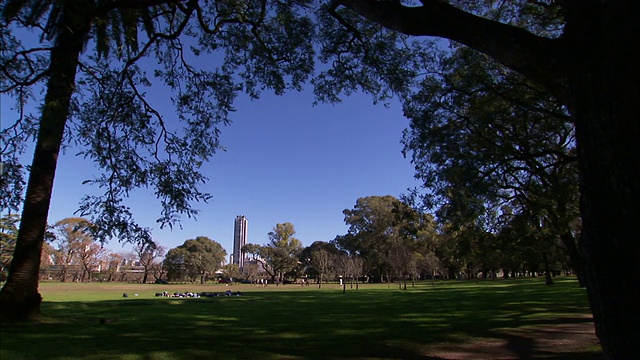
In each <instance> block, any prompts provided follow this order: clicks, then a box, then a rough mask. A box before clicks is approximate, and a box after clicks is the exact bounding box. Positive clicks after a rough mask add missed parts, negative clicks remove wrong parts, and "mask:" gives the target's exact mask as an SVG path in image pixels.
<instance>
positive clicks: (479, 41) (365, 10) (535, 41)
mask: <svg viewBox="0 0 640 360" xmlns="http://www.w3.org/2000/svg"><path fill="white" fill-rule="evenodd" d="M332 5H333V6H332V8H336V7H338V6H344V7H346V8H348V9H350V10H352V11H354V12H356V13H357V14H359V15H360V16H362V17H364V18H366V19H368V20H370V21H373V22H375V23H378V24H380V25H382V26H384V27H386V28H388V29H390V30H394V31H398V32H401V33H403V34H406V35H412V36H434V37H442V38H446V39H449V40H453V41H456V42H459V43H461V44H464V45H467V46H469V47H471V48H473V49H475V50H477V51H480V52H482V53H484V54H487V55H489V56H491V57H492V58H494V59H495V60H496V61H498V62H500V63H502V64H503V65H505V66H507V67H509V68H510V69H512V70H514V71H517V72H519V73H520V74H522V75H524V76H526V77H529V78H531V79H533V80H535V81H536V82H538V83H540V84H541V85H543V86H545V87H546V88H547V89H548V90H549V91H550V92H552V93H553V94H554V95H555V96H557V97H558V98H559V99H561V101H562V102H563V103H564V104H565V105H568V106H571V104H570V102H569V101H568V99H569V96H568V94H569V88H568V85H567V70H566V69H564V68H563V67H562V66H561V64H562V63H566V61H564V60H563V58H564V57H565V56H566V54H565V52H566V51H567V50H566V49H563V40H562V39H561V38H559V39H550V38H544V37H540V36H536V35H534V34H532V33H530V32H528V31H525V30H523V29H520V28H518V27H515V26H511V25H507V24H503V23H500V22H497V21H492V20H489V19H485V18H482V17H479V16H476V15H473V14H471V13H468V12H465V11H463V10H461V9H458V8H456V7H454V6H452V5H449V4H448V3H447V2H445V1H442V0H423V1H422V6H415V7H409V6H405V5H402V4H401V2H400V1H374V0H334V1H333V3H332Z"/></svg>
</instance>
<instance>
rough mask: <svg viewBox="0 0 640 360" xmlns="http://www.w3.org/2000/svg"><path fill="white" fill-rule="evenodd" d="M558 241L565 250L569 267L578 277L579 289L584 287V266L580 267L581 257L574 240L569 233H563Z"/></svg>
mask: <svg viewBox="0 0 640 360" xmlns="http://www.w3.org/2000/svg"><path fill="white" fill-rule="evenodd" d="M560 240H562V243H563V244H564V246H565V247H566V248H567V255H569V261H571V267H572V268H573V271H574V272H575V273H576V276H577V277H578V283H579V284H580V287H585V283H584V277H585V274H584V266H583V265H582V256H581V255H580V250H579V249H578V245H577V244H576V239H575V237H574V236H573V234H571V233H570V232H565V233H563V234H561V235H560Z"/></svg>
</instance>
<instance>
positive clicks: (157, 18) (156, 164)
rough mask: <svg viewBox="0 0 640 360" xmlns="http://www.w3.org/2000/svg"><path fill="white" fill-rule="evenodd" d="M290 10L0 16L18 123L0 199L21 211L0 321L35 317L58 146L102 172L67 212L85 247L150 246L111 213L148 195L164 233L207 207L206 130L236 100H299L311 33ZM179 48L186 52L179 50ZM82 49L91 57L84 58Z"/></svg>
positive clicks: (160, 8)
mask: <svg viewBox="0 0 640 360" xmlns="http://www.w3.org/2000/svg"><path fill="white" fill-rule="evenodd" d="M296 3H297V2H296V1H290V2H289V1H285V2H281V1H278V2H271V1H269V2H255V3H244V2H240V3H239V2H206V3H202V4H201V3H200V2H198V1H188V2H184V1H176V0H136V1H110V0H99V1H94V2H86V1H84V0H64V1H62V0H29V1H22V0H9V1H6V2H4V3H3V5H2V7H0V11H1V13H0V19H1V21H2V23H1V24H0V32H1V34H2V39H3V40H2V41H3V46H2V48H3V51H2V53H1V54H0V71H2V74H3V82H2V85H1V88H0V91H1V92H2V93H4V94H9V95H12V96H14V97H15V99H16V108H17V109H18V113H19V114H21V115H20V116H19V118H18V119H17V120H16V122H15V123H14V124H12V125H10V126H9V127H8V128H7V129H3V130H2V137H3V140H7V145H6V146H5V147H3V149H2V152H3V153H2V154H3V157H4V155H5V151H6V154H7V156H6V157H4V159H6V160H7V164H6V168H7V177H6V178H5V177H3V178H2V181H1V183H0V191H2V204H3V205H4V204H7V205H9V206H11V207H16V208H17V207H18V205H19V204H21V203H22V206H21V208H22V216H21V223H20V226H19V231H18V236H17V240H16V249H15V252H14V257H13V260H12V263H11V270H10V272H9V274H10V275H9V278H8V280H7V282H6V283H5V285H4V287H3V288H2V290H1V291H0V321H13V320H28V319H32V318H34V317H37V316H38V314H39V313H40V302H41V300H42V297H41V296H40V294H39V293H38V268H39V265H40V254H41V250H42V242H43V234H44V232H45V228H46V224H47V213H48V209H49V204H50V201H51V191H52V187H53V179H54V175H55V171H56V164H57V159H58V155H59V152H60V148H61V146H62V145H63V142H67V143H69V144H71V143H73V144H75V145H76V146H77V147H78V148H79V153H80V154H81V155H83V156H84V157H86V158H89V159H91V160H93V161H94V162H95V163H96V165H97V166H98V168H100V169H103V170H104V174H102V175H100V176H95V177H93V178H92V179H90V180H87V181H86V182H87V183H90V184H95V185H98V186H100V187H101V188H102V189H104V190H105V193H104V194H103V195H96V196H93V195H92V196H87V197H85V198H84V199H83V202H82V204H81V205H80V209H79V213H80V215H81V216H91V217H92V218H91V220H92V222H93V223H94V225H95V226H94V227H93V231H94V235H95V237H96V238H97V239H99V240H101V241H108V240H111V239H112V238H117V239H120V240H123V241H130V242H134V243H141V242H148V241H150V236H149V230H148V229H147V228H144V227H141V226H140V225H138V224H137V223H136V222H135V219H134V217H133V214H132V212H131V210H130V208H129V207H127V206H126V205H125V204H124V200H123V199H124V198H126V197H127V196H128V195H129V193H130V192H131V191H133V190H134V189H136V188H139V187H142V188H146V187H148V188H151V189H153V190H154V191H155V194H156V196H157V197H158V198H159V199H160V201H161V204H162V212H161V216H160V218H159V219H158V221H159V222H160V223H161V224H162V225H163V226H165V225H168V226H172V225H173V224H175V223H176V222H177V221H178V216H177V215H178V214H185V215H187V216H189V217H191V216H195V215H197V210H196V209H194V208H193V207H192V205H191V204H192V202H196V201H207V200H208V199H209V198H210V195H209V194H206V193H202V192H200V191H199V190H198V185H200V184H202V183H203V182H205V180H206V179H205V178H204V176H203V175H202V174H201V173H200V171H199V167H200V166H201V164H202V163H203V161H206V160H208V159H209V157H210V156H211V155H213V154H214V153H215V152H216V151H217V150H218V149H219V148H220V144H219V141H218V135H219V129H218V127H219V126H221V125H224V124H227V123H229V118H228V114H229V112H231V111H233V108H232V106H231V103H232V101H233V99H234V98H235V96H236V94H237V93H238V92H239V91H245V92H247V93H248V94H249V95H250V96H252V97H254V98H255V97H258V96H259V95H260V92H261V91H262V90H264V89H270V90H273V91H275V92H276V93H279V94H281V93H282V92H283V91H284V90H285V89H288V88H294V89H300V84H301V83H302V82H303V81H304V80H305V79H306V78H307V77H308V74H309V73H310V72H311V71H312V69H313V63H312V57H313V54H314V51H313V47H312V45H311V43H310V42H307V41H304V37H307V36H312V35H313V33H314V31H313V29H312V28H311V23H310V21H309V19H308V18H307V17H304V16H297V15H298V13H297V11H296V6H293V5H296ZM17 33H20V34H25V35H27V34H30V33H35V34H36V39H34V42H33V43H34V44H37V42H38V41H41V42H42V43H41V44H38V45H36V46H34V47H26V46H28V45H25V44H23V43H22V42H21V41H20V40H21V39H20V38H19V37H18V36H16V34H17ZM183 34H184V36H185V37H190V36H192V35H195V36H197V37H198V40H197V41H195V42H193V44H189V45H193V46H189V45H185V44H183V43H182V42H181V37H180V36H181V35H183ZM302 34H304V36H302ZM49 44H51V45H49ZM88 45H94V47H95V49H96V50H95V51H94V52H91V51H89V50H88V49H90V48H91V46H88ZM216 52H218V53H221V55H223V56H222V57H221V58H222V59H223V60H222V63H221V64H220V66H218V67H217V69H214V70H199V69H197V68H196V67H194V66H191V65H190V64H188V63H186V62H185V59H186V58H187V57H189V56H191V55H193V56H197V55H201V54H207V53H216ZM187 53H188V54H187ZM147 56H155V57H157V59H158V60H159V61H158V64H159V67H158V68H156V69H153V75H154V78H155V79H154V82H155V84H153V85H158V84H164V85H165V86H166V87H167V88H168V89H170V90H172V91H173V93H174V96H173V97H172V100H173V102H174V105H175V107H176V111H175V114H178V115H177V117H178V119H180V120H182V124H183V125H184V128H179V127H178V128H174V127H172V126H169V125H168V124H169V123H170V121H169V120H170V119H168V118H167V117H166V116H163V115H162V114H161V113H160V112H159V111H157V110H156V109H155V108H154V107H153V104H152V101H150V100H149V99H148V98H146V97H145V95H144V94H145V88H148V87H150V86H152V81H151V80H149V77H148V76H147V74H146V73H145V72H144V71H143V70H142V69H141V66H140V65H138V64H139V63H140V62H141V59H144V58H145V57H147ZM147 65H148V64H147ZM234 75H237V76H234ZM4 80H6V81H4ZM40 86H41V87H42V88H43V89H44V90H45V97H44V99H43V100H42V101H41V106H40V107H39V108H41V109H42V113H41V114H40V116H39V117H36V116H33V115H31V114H29V112H28V111H25V110H26V109H25V107H26V105H27V104H28V103H29V100H30V99H31V98H32V97H33V95H34V94H37V93H39V91H37V90H38V87H40ZM34 89H35V90H34ZM32 138H35V139H36V141H35V151H34V156H33V160H32V163H31V166H30V167H29V168H28V170H29V179H28V181H27V186H26V194H24V199H22V195H23V192H22V189H23V185H24V181H23V180H22V175H23V174H22V170H23V169H25V167H24V166H22V165H21V164H20V154H21V153H22V152H24V150H25V149H26V146H25V143H26V142H28V141H30V139H32Z"/></svg>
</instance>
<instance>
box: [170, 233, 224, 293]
mask: <svg viewBox="0 0 640 360" xmlns="http://www.w3.org/2000/svg"><path fill="white" fill-rule="evenodd" d="M226 257H227V251H226V250H225V249H224V248H223V247H222V245H220V243H218V242H217V241H214V240H211V239H209V238H208V237H206V236H198V237H196V238H195V239H189V240H186V241H185V242H184V243H183V244H182V245H180V246H178V247H176V248H173V249H171V250H169V252H168V253H167V256H166V257H165V259H164V264H165V267H166V268H167V276H168V277H169V279H170V280H182V279H184V278H190V279H191V280H192V281H195V279H197V278H200V283H201V284H204V283H205V281H206V279H207V277H208V276H210V275H212V274H213V273H215V272H216V271H217V270H219V269H220V268H221V267H222V263H223V262H224V260H225V258H226Z"/></svg>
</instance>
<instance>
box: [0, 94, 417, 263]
mask: <svg viewBox="0 0 640 360" xmlns="http://www.w3.org/2000/svg"><path fill="white" fill-rule="evenodd" d="M6 100H7V99H6V98H3V99H2V118H3V123H4V124H5V126H6V123H5V121H6V119H12V118H15V116H13V115H12V114H11V113H10V111H9V107H10V105H11V104H10V103H9V102H8V101H6ZM312 103H313V95H312V94H311V93H310V92H303V93H287V94H285V95H284V96H274V95H271V94H269V93H264V94H263V96H262V98H261V99H260V100H253V101H252V100H249V99H247V98H246V97H240V98H238V99H237V100H236V103H235V107H236V109H237V112H235V113H233V114H232V115H231V117H232V120H233V123H232V124H231V125H230V126H227V127H225V128H223V129H222V136H221V142H222V145H223V146H225V147H226V149H227V151H226V152H219V153H218V154H216V155H215V156H214V157H213V158H212V160H211V161H210V162H209V163H207V164H205V165H204V172H205V174H206V176H207V177H208V178H209V182H208V183H207V184H205V185H204V186H203V188H202V189H203V191H206V192H209V193H210V194H212V195H213V201H212V202H210V203H208V204H203V203H199V204H196V208H198V209H199V210H200V214H199V215H198V217H197V219H196V220H194V219H188V218H184V219H183V222H182V229H180V228H174V229H173V230H169V229H163V230H161V229H160V228H159V225H158V224H156V223H155V219H156V218H158V217H159V213H160V207H159V206H158V201H157V200H155V199H153V196H152V193H150V192H144V191H142V190H140V191H138V192H136V193H135V194H134V195H133V197H132V199H131V201H130V202H129V204H128V205H130V206H131V207H132V209H133V210H134V216H135V218H136V220H137V221H138V222H139V223H140V225H142V226H144V227H150V228H152V229H153V232H152V233H153V238H154V240H155V241H156V242H158V243H159V244H160V245H162V246H164V247H166V248H173V247H176V246H178V245H180V244H182V243H183V242H184V241H185V240H187V239H191V238H194V237H196V236H199V235H203V236H208V237H210V238H212V239H214V240H216V241H218V242H219V243H220V244H222V246H223V247H224V248H225V249H227V252H228V253H230V252H231V249H232V243H233V221H234V219H235V217H236V216H237V215H245V216H246V217H247V218H248V220H249V239H248V241H249V242H250V243H257V244H264V243H266V242H267V241H268V237H267V233H268V232H269V231H271V229H272V228H273V226H274V225H275V224H276V223H282V222H291V223H293V224H294V226H295V228H296V232H297V233H296V237H297V238H298V239H300V240H301V241H302V243H303V244H304V245H305V246H306V245H310V244H311V243H312V242H314V241H316V240H323V241H329V240H332V239H333V238H334V237H335V236H336V235H342V234H344V233H346V231H347V226H346V225H345V224H344V221H343V214H342V210H344V209H348V208H349V209H350V208H352V207H353V206H354V204H355V202H356V200H357V199H358V198H359V197H364V196H370V195H394V196H399V195H400V194H401V193H403V192H405V191H406V189H407V188H409V187H412V186H414V185H415V184H416V183H415V181H414V180H413V169H412V166H411V164H410V162H409V160H408V159H405V158H403V156H402V153H401V150H402V145H401V144H400V139H401V136H402V130H403V129H404V128H406V127H407V125H408V121H407V120H406V119H405V118H404V117H403V116H402V111H401V108H400V105H399V104H393V103H392V104H391V106H390V107H389V108H386V107H384V106H382V105H373V104H372V101H371V98H370V97H368V96H365V95H356V96H351V97H348V98H345V99H344V101H343V103H342V104H338V105H326V104H323V105H318V106H315V107H314V106H312ZM75 153H76V150H74V149H68V150H67V151H66V153H65V154H63V156H61V157H60V159H59V164H58V171H57V174H56V179H55V185H54V193H53V198H52V205H51V210H50V213H49V223H53V222H55V221H57V220H60V219H63V218H65V217H69V216H73V212H74V211H75V210H76V209H77V204H78V201H79V199H80V198H81V197H82V195H84V194H86V193H88V192H91V189H90V188H89V186H87V185H81V183H82V181H83V180H85V179H88V178H91V177H92V176H91V175H92V174H93V173H95V169H94V168H93V165H92V163H90V162H88V161H86V160H84V159H82V158H80V157H76V156H74V154H75ZM28 155H29V156H30V155H31V154H30V153H29V154H28ZM107 246H108V247H109V248H110V249H113V250H114V251H118V252H126V251H128V250H129V249H130V247H129V246H124V247H123V246H122V245H121V244H119V243H117V242H116V241H112V242H111V243H109V244H108V245H107Z"/></svg>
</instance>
